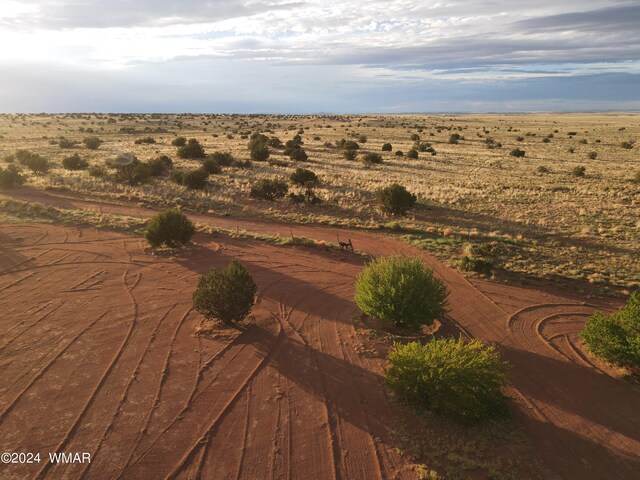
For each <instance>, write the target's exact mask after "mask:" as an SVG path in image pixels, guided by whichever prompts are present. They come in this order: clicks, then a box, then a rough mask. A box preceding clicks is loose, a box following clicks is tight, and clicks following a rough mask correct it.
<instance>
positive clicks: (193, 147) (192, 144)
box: [178, 138, 206, 158]
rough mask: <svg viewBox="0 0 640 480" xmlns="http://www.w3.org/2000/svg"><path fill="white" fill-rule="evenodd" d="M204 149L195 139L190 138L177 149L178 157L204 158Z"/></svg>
mask: <svg viewBox="0 0 640 480" xmlns="http://www.w3.org/2000/svg"><path fill="white" fill-rule="evenodd" d="M205 156H206V155H205V153H204V148H202V145H200V142H198V140H197V139H195V138H191V139H189V141H188V142H187V143H186V145H183V146H181V147H178V157H180V158H204V157H205Z"/></svg>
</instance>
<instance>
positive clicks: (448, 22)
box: [0, 0, 640, 113]
mask: <svg viewBox="0 0 640 480" xmlns="http://www.w3.org/2000/svg"><path fill="white" fill-rule="evenodd" d="M639 26H640V1H616V0H607V1H603V0H581V1H575V0H568V1H567V0H565V1H562V2H558V1H557V0H556V1H549V0H537V1H535V2H532V1H530V0H527V1H522V0H512V1H509V2H506V1H498V0H494V1H490V0H483V1H480V0H467V1H431V0H426V1H420V2H418V1H408V0H387V1H377V0H355V1H351V0H345V1H340V2H335V1H326V0H308V1H296V0H270V1H268V2H264V1H259V0H250V1H237V0H236V1H230V0H208V1H196V0H182V1H179V2H178V1H176V0H135V1H131V0H83V1H80V0H0V42H1V44H2V45H3V48H2V49H0V111H2V112H67V111H83V112H90V111H103V112H105V111H118V112H238V113H253V112H273V113H314V112H335V113H362V112H382V113H400V112H487V111H505V112H517V111H549V110H558V111H584V110H640V28H639Z"/></svg>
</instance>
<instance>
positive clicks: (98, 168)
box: [88, 165, 107, 178]
mask: <svg viewBox="0 0 640 480" xmlns="http://www.w3.org/2000/svg"><path fill="white" fill-rule="evenodd" d="M88 172H89V175H91V176H92V177H96V178H100V177H104V176H105V175H106V174H107V172H106V170H105V169H104V167H103V166H102V165H92V166H91V167H89V170H88Z"/></svg>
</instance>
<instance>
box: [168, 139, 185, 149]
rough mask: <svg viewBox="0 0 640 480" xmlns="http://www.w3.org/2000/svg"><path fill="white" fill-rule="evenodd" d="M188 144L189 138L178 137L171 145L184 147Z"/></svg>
mask: <svg viewBox="0 0 640 480" xmlns="http://www.w3.org/2000/svg"><path fill="white" fill-rule="evenodd" d="M186 144H187V139H186V138H184V137H176V138H174V139H173V140H172V141H171V145H173V146H174V147H184V146H185V145H186Z"/></svg>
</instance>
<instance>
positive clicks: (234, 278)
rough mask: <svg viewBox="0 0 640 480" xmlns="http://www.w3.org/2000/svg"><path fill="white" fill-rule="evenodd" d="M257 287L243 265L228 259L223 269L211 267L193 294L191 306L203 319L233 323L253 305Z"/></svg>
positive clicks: (243, 315)
mask: <svg viewBox="0 0 640 480" xmlns="http://www.w3.org/2000/svg"><path fill="white" fill-rule="evenodd" d="M256 291H257V287H256V284H255V282H254V281H253V278H251V275H250V274H249V272H248V271H247V269H246V268H245V266H244V265H243V264H242V263H240V262H239V261H237V260H232V261H231V262H230V263H229V264H228V265H227V266H226V267H225V268H224V269H223V270H221V271H217V270H216V269H215V268H211V270H209V273H207V274H206V275H204V276H202V277H201V278H200V281H199V282H198V287H197V288H196V291H195V292H194V293H193V307H194V308H195V309H196V310H197V311H198V312H200V313H201V314H202V315H204V316H205V317H206V318H207V319H210V320H211V319H218V320H220V321H222V322H224V323H237V322H239V321H240V320H242V319H243V318H245V317H246V316H247V315H248V314H249V312H250V311H251V307H253V304H254V303H255V294H256Z"/></svg>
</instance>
